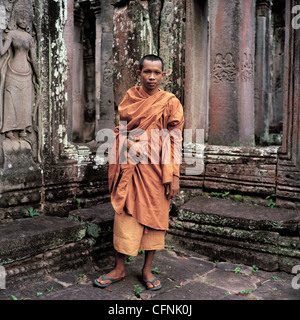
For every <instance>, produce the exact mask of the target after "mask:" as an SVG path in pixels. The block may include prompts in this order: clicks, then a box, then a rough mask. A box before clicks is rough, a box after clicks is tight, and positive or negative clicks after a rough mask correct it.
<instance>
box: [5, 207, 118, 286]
mask: <svg viewBox="0 0 300 320" xmlns="http://www.w3.org/2000/svg"><path fill="white" fill-rule="evenodd" d="M112 226H113V209H112V207H111V205H110V204H100V205H98V206H94V207H92V208H86V209H78V210H74V211H71V212H70V215H69V217H65V218H61V217H55V216H37V217H33V218H24V219H19V220H15V221H12V222H10V223H5V224H0V265H3V266H4V267H5V269H6V273H7V281H12V282H16V281H23V280H25V279H26V278H28V277H39V276H43V275H45V274H51V273H53V272H57V271H62V270H68V269H76V268H78V267H81V266H83V265H88V264H91V263H92V262H93V263H94V262H95V261H97V260H99V259H100V260H101V261H102V262H103V264H106V263H107V259H111V256H112V255H113V252H112ZM92 260H93V261H92Z"/></svg>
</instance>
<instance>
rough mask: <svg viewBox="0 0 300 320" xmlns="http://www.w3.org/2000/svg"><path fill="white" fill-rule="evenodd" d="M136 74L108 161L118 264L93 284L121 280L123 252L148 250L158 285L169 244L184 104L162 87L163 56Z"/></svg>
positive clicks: (147, 271) (151, 284)
mask: <svg viewBox="0 0 300 320" xmlns="http://www.w3.org/2000/svg"><path fill="white" fill-rule="evenodd" d="M136 74H137V77H138V78H139V79H140V83H141V85H140V86H135V87H133V88H131V89H129V90H128V91H127V93H126V95H125V97H124V99H123V101H122V102H121V104H120V105H119V107H118V113H119V125H118V126H117V127H116V128H115V130H114V132H115V138H116V139H115V144H114V146H113V148H112V151H111V154H110V163H109V190H110V193H111V203H112V205H113V207H114V210H115V219H114V234H113V243H114V248H115V251H116V261H115V268H114V269H113V270H112V271H110V272H109V273H108V274H103V275H102V276H100V277H99V278H98V279H95V281H94V284H95V285H96V286H98V287H101V288H105V287H107V286H109V285H111V284H112V283H114V282H116V281H119V280H121V279H123V278H124V277H125V268H124V262H125V257H126V256H128V255H129V256H136V255H137V254H138V252H139V250H144V251H145V261H144V265H143V268H142V278H143V281H144V283H145V286H146V288H147V289H148V290H159V289H160V288H161V287H162V284H161V282H160V280H159V279H158V278H156V277H155V276H154V275H153V274H152V272H151V265H152V261H153V258H154V255H155V252H156V250H160V249H163V248H164V246H165V232H166V230H168V225H169V207H170V200H171V199H172V198H173V197H174V196H176V195H177V194H178V192H179V167H180V159H179V158H180V150H181V143H182V128H183V123H184V119H183V108H182V105H181V104H180V101H179V100H178V99H177V98H176V97H175V95H174V94H171V93H169V92H166V91H163V90H161V89H160V88H159V85H160V83H161V81H162V80H163V78H164V77H165V76H166V73H165V71H164V64H163V61H162V59H161V58H160V57H158V56H156V55H147V56H145V57H143V58H142V59H141V61H140V65H139V69H138V70H137V71H136ZM112 159H113V160H112Z"/></svg>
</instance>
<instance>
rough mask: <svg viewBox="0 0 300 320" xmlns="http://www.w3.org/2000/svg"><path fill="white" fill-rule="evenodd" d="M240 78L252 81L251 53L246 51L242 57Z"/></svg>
mask: <svg viewBox="0 0 300 320" xmlns="http://www.w3.org/2000/svg"><path fill="white" fill-rule="evenodd" d="M241 78H242V81H245V82H248V81H253V78H254V65H253V60H252V56H251V54H249V55H247V53H244V57H243V60H242V69H241Z"/></svg>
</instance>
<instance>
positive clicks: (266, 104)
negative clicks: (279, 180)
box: [255, 0, 271, 144]
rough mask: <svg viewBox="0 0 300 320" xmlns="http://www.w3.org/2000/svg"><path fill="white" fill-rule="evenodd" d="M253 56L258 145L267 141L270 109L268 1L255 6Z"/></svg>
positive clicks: (269, 11) (269, 18) (269, 15)
mask: <svg viewBox="0 0 300 320" xmlns="http://www.w3.org/2000/svg"><path fill="white" fill-rule="evenodd" d="M256 14H257V18H256V55H255V136H256V139H257V141H258V142H259V143H260V144H264V143H268V141H269V110H270V108H271V105H270V102H271V99H270V93H271V92H270V90H271V82H270V81H271V80H270V77H271V70H270V66H271V65H270V63H271V61H270V60H271V41H270V36H271V8H270V1H265V0H258V1H257V4H256Z"/></svg>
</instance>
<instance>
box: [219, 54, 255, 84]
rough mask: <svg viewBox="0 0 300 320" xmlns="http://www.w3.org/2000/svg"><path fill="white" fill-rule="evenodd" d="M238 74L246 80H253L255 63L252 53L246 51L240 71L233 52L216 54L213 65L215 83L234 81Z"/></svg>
mask: <svg viewBox="0 0 300 320" xmlns="http://www.w3.org/2000/svg"><path fill="white" fill-rule="evenodd" d="M238 74H239V75H240V78H241V80H242V81H244V82H249V81H253V79H254V64H253V59H252V55H251V54H249V55H248V54H247V53H244V55H243V58H242V62H241V68H240V71H239V68H237V66H236V63H235V62H234V58H233V56H232V54H231V53H226V54H225V55H222V54H221V53H218V54H217V55H216V58H215V62H214V66H213V77H214V83H232V82H234V80H235V79H236V77H237V75H238Z"/></svg>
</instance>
